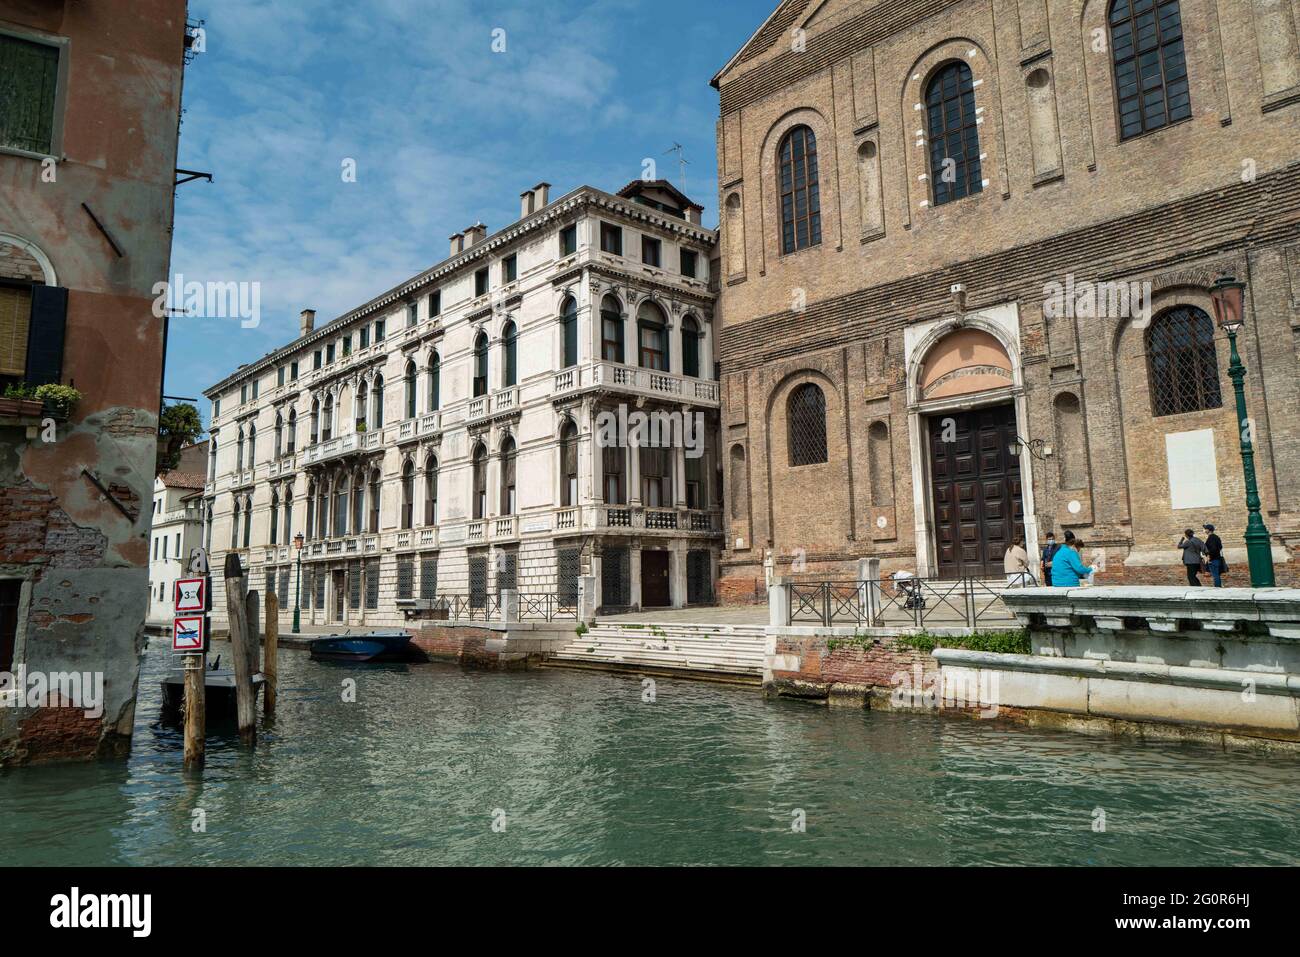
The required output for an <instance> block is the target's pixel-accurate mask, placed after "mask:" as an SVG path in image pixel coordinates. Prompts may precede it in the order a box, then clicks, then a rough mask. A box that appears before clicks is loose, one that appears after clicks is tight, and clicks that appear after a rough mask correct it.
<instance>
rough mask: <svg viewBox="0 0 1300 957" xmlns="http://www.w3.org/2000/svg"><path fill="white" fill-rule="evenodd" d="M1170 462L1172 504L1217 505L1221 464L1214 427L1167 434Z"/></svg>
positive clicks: (1170, 505)
mask: <svg viewBox="0 0 1300 957" xmlns="http://www.w3.org/2000/svg"><path fill="white" fill-rule="evenodd" d="M1165 457H1166V459H1167V460H1168V464H1169V507H1170V508H1174V509H1179V508H1216V507H1217V506H1218V505H1219V466H1218V462H1216V461H1215V458H1214V430H1213V429H1197V430H1196V431H1195V432H1171V433H1170V434H1168V435H1166V436H1165Z"/></svg>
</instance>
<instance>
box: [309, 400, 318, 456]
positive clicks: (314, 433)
mask: <svg viewBox="0 0 1300 957" xmlns="http://www.w3.org/2000/svg"><path fill="white" fill-rule="evenodd" d="M319 440H320V399H312V400H311V442H310V444H311V445H315V444H316V443H317V442H318V441H319Z"/></svg>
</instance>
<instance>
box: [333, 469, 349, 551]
mask: <svg viewBox="0 0 1300 957" xmlns="http://www.w3.org/2000/svg"><path fill="white" fill-rule="evenodd" d="M350 487H351V483H350V482H348V477H347V476H346V475H340V476H339V477H338V478H337V479H335V480H334V537H335V538H342V537H343V536H344V535H346V534H347V533H348V511H349V510H348V492H349V490H350Z"/></svg>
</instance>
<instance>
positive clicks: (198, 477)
mask: <svg viewBox="0 0 1300 957" xmlns="http://www.w3.org/2000/svg"><path fill="white" fill-rule="evenodd" d="M158 478H159V479H160V480H161V481H162V483H163V485H165V486H167V487H168V488H188V489H202V488H203V486H204V484H205V483H206V482H207V480H208V477H207V476H206V475H204V474H203V473H202V472H180V471H171V472H163V473H162V474H161V475H159V476H158Z"/></svg>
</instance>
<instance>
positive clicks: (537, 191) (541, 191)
mask: <svg viewBox="0 0 1300 957" xmlns="http://www.w3.org/2000/svg"><path fill="white" fill-rule="evenodd" d="M533 197H534V198H535V199H536V204H535V208H536V209H541V208H542V207H543V206H545V205H546V204H547V203H549V202H550V201H551V184H550V183H538V184H537V185H536V186H534V187H533Z"/></svg>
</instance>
